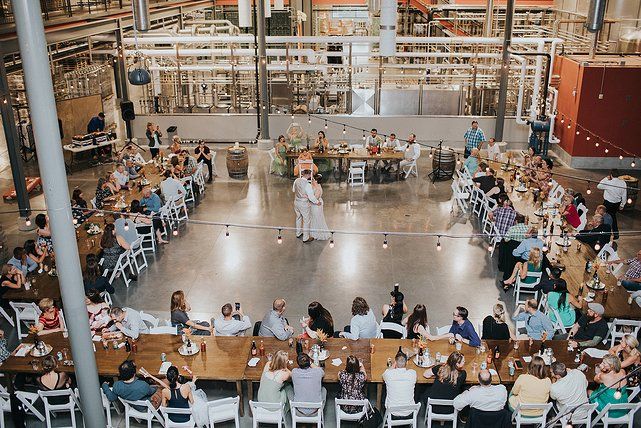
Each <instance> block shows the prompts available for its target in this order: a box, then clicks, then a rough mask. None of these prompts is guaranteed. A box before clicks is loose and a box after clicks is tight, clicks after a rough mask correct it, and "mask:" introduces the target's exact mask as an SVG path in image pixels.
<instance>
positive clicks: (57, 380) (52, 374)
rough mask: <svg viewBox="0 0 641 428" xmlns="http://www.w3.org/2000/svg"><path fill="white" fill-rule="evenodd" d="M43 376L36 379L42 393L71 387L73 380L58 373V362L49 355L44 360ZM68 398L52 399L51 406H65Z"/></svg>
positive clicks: (63, 373)
mask: <svg viewBox="0 0 641 428" xmlns="http://www.w3.org/2000/svg"><path fill="white" fill-rule="evenodd" d="M42 371H43V374H42V375H40V376H38V377H36V385H37V386H38V389H39V390H40V391H46V392H48V391H60V390H62V389H67V388H70V387H71V378H70V377H69V375H68V374H67V373H65V372H60V371H58V362H57V361H56V359H55V357H54V356H53V355H47V356H46V357H44V358H43V359H42ZM68 401H69V400H68V398H66V397H52V398H50V399H49V403H51V404H64V403H66V402H68Z"/></svg>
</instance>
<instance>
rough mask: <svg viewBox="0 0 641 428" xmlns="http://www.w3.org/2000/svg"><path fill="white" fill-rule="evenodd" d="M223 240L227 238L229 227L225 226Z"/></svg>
mask: <svg viewBox="0 0 641 428" xmlns="http://www.w3.org/2000/svg"><path fill="white" fill-rule="evenodd" d="M225 238H229V225H228V224H227V225H225Z"/></svg>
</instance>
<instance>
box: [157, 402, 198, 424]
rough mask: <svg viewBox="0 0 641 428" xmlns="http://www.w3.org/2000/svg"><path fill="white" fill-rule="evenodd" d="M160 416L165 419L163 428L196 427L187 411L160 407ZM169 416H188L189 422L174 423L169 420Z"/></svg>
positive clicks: (189, 412) (189, 410)
mask: <svg viewBox="0 0 641 428" xmlns="http://www.w3.org/2000/svg"><path fill="white" fill-rule="evenodd" d="M158 410H160V414H161V415H162V416H163V418H165V428H193V427H195V426H196V422H195V421H194V417H193V415H192V413H191V408H189V409H179V408H176V407H162V406H161V407H160V409H158ZM170 415H189V420H188V421H186V422H174V421H172V420H171V417H170Z"/></svg>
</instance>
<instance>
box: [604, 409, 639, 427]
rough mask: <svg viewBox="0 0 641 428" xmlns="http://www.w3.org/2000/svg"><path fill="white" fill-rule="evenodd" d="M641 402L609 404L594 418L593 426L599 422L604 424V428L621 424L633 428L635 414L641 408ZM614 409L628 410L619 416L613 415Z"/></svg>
mask: <svg viewBox="0 0 641 428" xmlns="http://www.w3.org/2000/svg"><path fill="white" fill-rule="evenodd" d="M640 406H641V404H640V403H622V404H607V405H606V406H605V407H604V408H603V410H601V411H600V412H599V414H598V415H597V416H596V418H594V421H593V422H592V426H593V427H595V426H596V425H597V424H598V423H599V422H601V423H602V424H603V428H608V427H609V426H610V425H620V426H627V427H628V428H632V427H633V425H634V414H635V413H636V412H637V411H638V410H639V407H640ZM613 410H627V411H628V412H627V413H626V414H625V415H623V416H619V417H617V418H615V417H611V416H610V412H611V411H613Z"/></svg>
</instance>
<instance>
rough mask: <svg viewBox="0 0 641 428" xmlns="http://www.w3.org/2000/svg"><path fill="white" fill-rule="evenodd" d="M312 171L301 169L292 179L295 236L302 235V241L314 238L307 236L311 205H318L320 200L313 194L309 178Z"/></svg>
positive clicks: (310, 240) (309, 240)
mask: <svg viewBox="0 0 641 428" xmlns="http://www.w3.org/2000/svg"><path fill="white" fill-rule="evenodd" d="M311 178H312V172H311V171H310V170H308V169H306V170H303V172H302V173H301V177H298V178H297V179H296V180H294V185H293V187H292V191H293V192H294V195H295V197H294V212H295V213H296V237H297V238H300V237H301V236H302V237H303V242H312V241H313V240H314V238H312V237H310V236H309V223H310V221H311V216H312V205H311V204H315V205H320V204H321V203H320V201H319V200H318V199H316V196H314V189H313V188H312V185H311V183H310V182H309V180H311Z"/></svg>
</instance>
